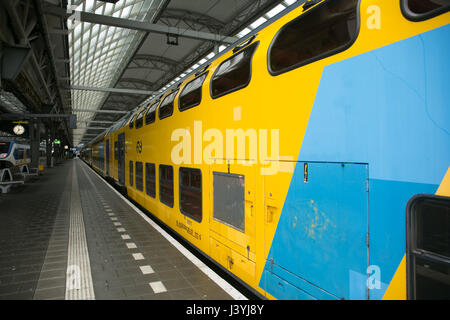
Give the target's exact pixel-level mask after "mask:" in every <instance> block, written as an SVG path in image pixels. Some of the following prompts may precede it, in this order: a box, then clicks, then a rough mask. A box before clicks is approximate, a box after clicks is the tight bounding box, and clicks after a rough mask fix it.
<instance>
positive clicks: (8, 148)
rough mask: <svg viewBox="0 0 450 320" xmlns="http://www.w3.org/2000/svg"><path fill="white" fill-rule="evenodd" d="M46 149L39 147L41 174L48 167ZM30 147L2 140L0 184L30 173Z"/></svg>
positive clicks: (0, 147) (0, 143)
mask: <svg viewBox="0 0 450 320" xmlns="http://www.w3.org/2000/svg"><path fill="white" fill-rule="evenodd" d="M46 159H47V158H46V149H45V148H44V147H39V166H38V168H39V172H43V171H44V168H45V167H46V161H47V160H46ZM30 163H31V149H30V145H29V144H26V143H23V142H19V141H14V140H0V171H1V174H0V182H6V181H12V180H13V179H14V176H15V175H17V174H22V173H25V174H27V173H30V168H29V166H30Z"/></svg>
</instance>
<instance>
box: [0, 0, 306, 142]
mask: <svg viewBox="0 0 450 320" xmlns="http://www.w3.org/2000/svg"><path fill="white" fill-rule="evenodd" d="M301 2H304V1H296V0H195V1H186V0H105V1H100V0H45V1H37V2H29V1H24V0H18V2H16V3H18V4H16V6H15V8H13V6H9V7H6V6H5V7H6V9H7V10H6V12H8V14H9V15H10V16H11V17H12V18H14V19H11V20H17V21H16V24H17V23H18V21H19V20H20V19H21V18H20V12H23V9H27V8H28V7H30V8H28V9H27V11H31V10H33V9H36V12H37V13H39V14H40V17H38V22H40V25H41V28H39V30H40V32H41V35H40V36H39V39H40V42H42V45H41V46H42V48H43V49H46V51H43V52H47V56H48V58H47V59H44V60H46V61H49V63H48V64H49V65H50V67H44V68H41V69H38V68H37V66H35V67H36V68H34V71H36V72H35V73H37V74H38V76H39V77H36V78H35V79H31V80H34V81H31V82H32V83H33V85H34V87H35V88H36V87H40V86H41V88H39V89H40V90H36V91H37V92H38V93H41V94H42V95H43V96H44V97H45V99H41V100H43V101H44V102H45V103H46V104H48V105H49V106H51V105H52V104H55V100H58V99H59V100H58V101H59V103H58V108H55V107H53V108H50V109H51V112H55V110H56V109H59V111H58V112H59V113H71V112H72V113H74V114H76V115H77V119H78V122H77V129H73V130H70V132H69V136H71V138H72V141H73V145H74V146H77V145H79V144H80V143H86V142H88V141H89V140H91V139H92V138H94V137H95V136H97V135H98V134H100V133H101V132H102V130H103V129H106V128H108V127H110V126H111V125H112V124H113V123H115V122H116V121H117V120H119V119H120V118H121V117H123V115H124V113H126V112H128V111H130V110H133V109H135V108H136V107H138V106H140V105H143V104H145V103H147V102H148V101H150V100H151V99H152V97H154V96H157V95H159V94H160V93H162V92H164V91H165V90H167V89H168V88H169V87H170V86H172V85H174V84H176V83H177V82H178V81H181V80H182V79H183V77H186V76H187V75H188V74H189V73H191V72H193V71H194V70H195V69H197V68H200V67H201V66H202V64H204V63H205V62H206V61H207V60H209V59H211V58H213V57H214V56H215V55H217V54H220V52H221V51H223V50H224V49H225V48H227V46H229V45H230V44H232V43H235V42H236V41H238V40H239V39H241V38H245V37H247V36H249V35H250V34H251V33H252V31H253V32H254V30H256V29H258V27H260V26H261V25H262V24H264V23H268V22H270V20H271V19H272V18H273V17H274V16H276V15H277V14H279V13H281V12H283V11H284V10H286V9H287V8H288V7H290V6H293V5H294V4H295V3H297V5H298V4H299V3H301ZM12 11H16V12H12ZM31 18H32V16H30V15H29V14H28V19H29V20H30V23H31V22H32V21H31V20H32V19H31ZM13 22H14V21H13ZM26 24H27V23H26ZM26 24H25V25H26ZM16 29H17V28H16ZM16 31H17V30H16ZM20 34H23V32H22V30H21V33H19V35H20ZM25 40H26V41H28V40H27V39H25ZM44 40H45V41H44ZM38 42H39V41H34V42H33V43H31V42H30V43H31V46H32V47H33V46H36V44H39V43H40V42H39V43H38ZM33 49H34V48H33ZM43 49H42V50H43ZM39 50H40V49H39ZM39 50H33V51H34V52H37V51H39ZM50 51H51V52H50ZM38 58H39V57H38ZM38 58H37V60H38V62H39V59H38ZM50 62H51V63H50ZM42 70H44V71H42ZM45 70H47V71H45ZM48 70H52V71H53V77H52V75H51V74H46V73H45V72H48ZM39 73H42V75H40V74H39ZM52 78H57V79H56V80H55V79H54V80H52ZM0 98H2V99H6V100H7V101H6V102H5V101H3V103H2V105H4V106H6V105H7V104H8V106H9V108H10V109H11V110H14V109H16V110H18V109H19V108H22V109H23V105H21V104H20V103H16V101H15V100H14V99H13V98H8V96H7V93H6V92H3V93H2V94H0ZM16 100H17V99H16ZM59 105H60V106H61V107H59ZM66 131H67V129H66Z"/></svg>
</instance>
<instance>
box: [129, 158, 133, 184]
mask: <svg viewBox="0 0 450 320" xmlns="http://www.w3.org/2000/svg"><path fill="white" fill-rule="evenodd" d="M129 170H130V186H132V185H133V161H130V168H129Z"/></svg>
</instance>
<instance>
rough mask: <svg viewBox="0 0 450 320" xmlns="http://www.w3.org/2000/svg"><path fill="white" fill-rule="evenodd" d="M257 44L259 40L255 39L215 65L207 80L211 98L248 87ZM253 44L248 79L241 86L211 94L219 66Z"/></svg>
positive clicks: (251, 76)
mask: <svg viewBox="0 0 450 320" xmlns="http://www.w3.org/2000/svg"><path fill="white" fill-rule="evenodd" d="M259 44H260V41H259V40H258V41H255V42H251V43H249V44H248V45H247V46H245V47H244V48H242V49H241V50H239V51H237V52H236V53H233V55H232V56H231V57H229V58H227V59H225V60H223V61H222V62H221V63H220V64H219V65H218V66H217V67H216V69H215V70H214V73H213V75H212V76H211V80H210V81H209V94H210V96H211V98H212V99H219V98H221V97H223V96H226V95H228V94H230V93H233V92H235V91H239V90H241V89H244V88H246V87H248V85H249V84H250V82H251V81H252V78H253V57H254V56H255V53H256V50H258V47H259ZM253 45H254V46H255V48H254V49H253V53H252V56H251V57H250V76H249V78H248V81H247V82H246V83H245V84H243V85H241V86H238V87H235V88H233V89H231V90H228V91H225V92H223V93H221V94H219V95H217V96H214V95H213V83H214V77H215V76H216V74H217V72H218V71H219V70H220V67H221V66H222V65H223V64H224V63H225V62H227V61H228V60H231V59H232V58H233V57H235V56H237V55H238V54H240V53H241V52H242V51H244V50H247V49H248V48H249V47H251V46H253Z"/></svg>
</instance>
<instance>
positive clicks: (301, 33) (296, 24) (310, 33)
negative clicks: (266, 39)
mask: <svg viewBox="0 0 450 320" xmlns="http://www.w3.org/2000/svg"><path fill="white" fill-rule="evenodd" d="M358 3H359V0H336V1H325V2H323V3H322V4H320V5H318V6H316V7H314V8H312V9H310V10H309V11H306V12H305V13H304V14H302V15H301V16H299V17H298V18H296V19H294V20H293V21H291V22H289V23H288V24H286V25H285V26H283V27H282V28H281V30H280V31H278V33H277V35H276V36H275V39H274V40H273V41H272V44H271V45H270V48H269V54H268V64H269V71H270V73H271V74H272V75H279V74H281V73H284V72H287V71H290V70H292V69H295V68H299V67H301V66H304V65H306V64H308V63H311V62H313V61H317V60H320V59H323V58H326V57H329V56H331V55H333V54H336V53H338V52H341V51H343V50H345V49H347V48H348V47H350V46H351V45H352V44H353V42H354V41H355V40H356V37H357V33H358V30H359V26H358V20H357V15H358V14H357V12H358Z"/></svg>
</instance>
